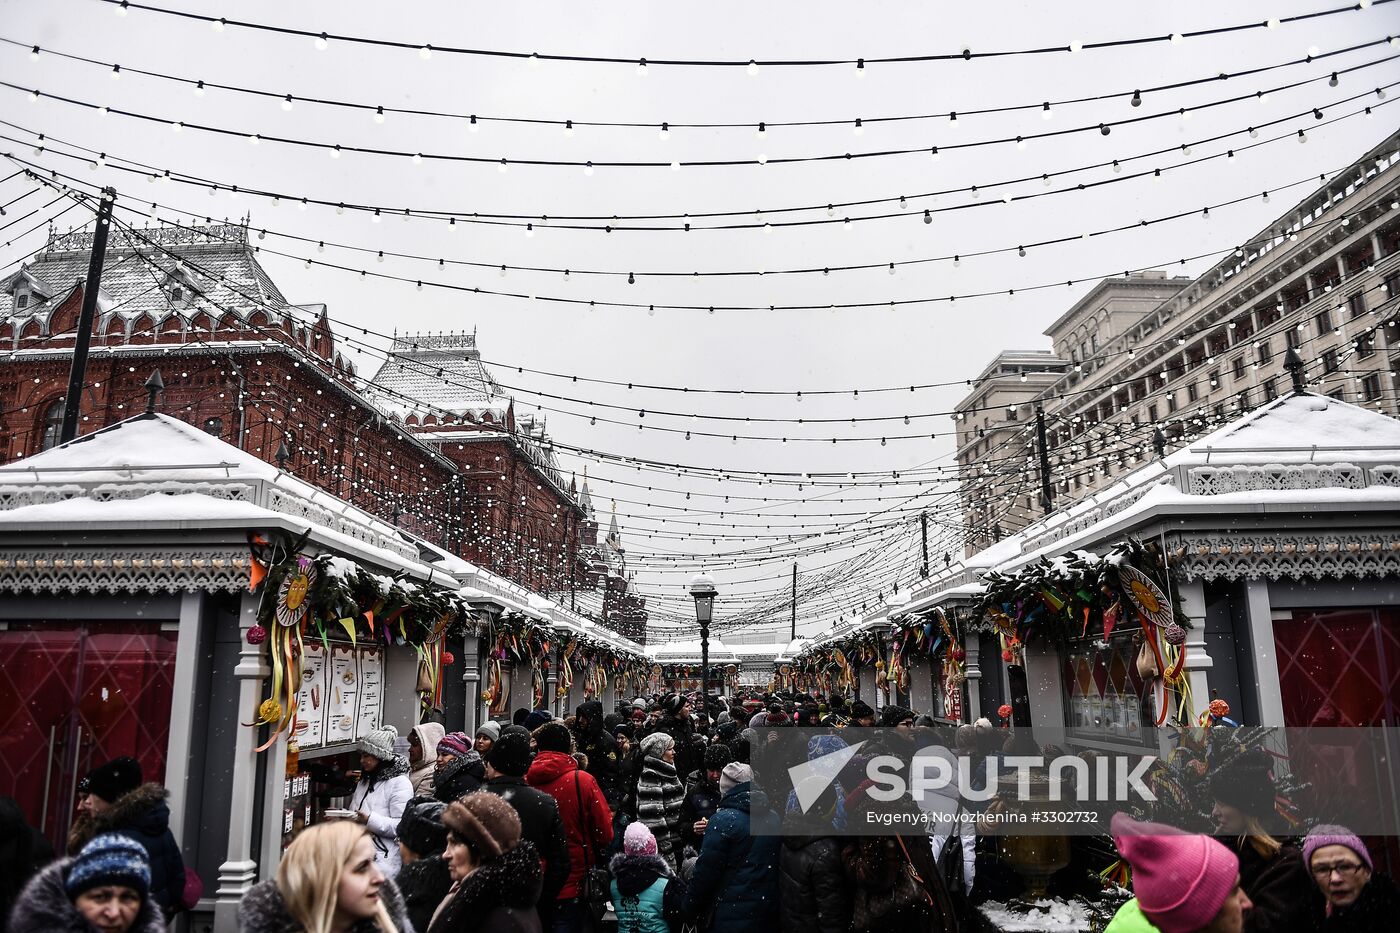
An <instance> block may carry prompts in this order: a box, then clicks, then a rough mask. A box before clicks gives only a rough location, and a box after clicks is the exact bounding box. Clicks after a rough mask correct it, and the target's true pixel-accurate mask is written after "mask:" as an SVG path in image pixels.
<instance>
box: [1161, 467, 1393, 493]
mask: <svg viewBox="0 0 1400 933" xmlns="http://www.w3.org/2000/svg"><path fill="white" fill-rule="evenodd" d="M1188 475H1189V483H1190V492H1191V495H1193V496H1219V495H1224V494H1226V493H1231V492H1251V491H1254V490H1261V489H1264V490H1270V489H1329V488H1330V489H1361V488H1362V487H1364V486H1365V485H1366V474H1365V471H1363V470H1362V469H1361V467H1359V466H1356V465H1355V464H1352V463H1300V464H1294V465H1289V466H1285V465H1283V464H1281V463H1267V464H1264V465H1262V466H1223V467H1212V466H1202V467H1195V468H1193V469H1192V470H1191V471H1190V473H1189V474H1188Z"/></svg>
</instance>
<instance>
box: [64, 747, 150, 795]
mask: <svg viewBox="0 0 1400 933" xmlns="http://www.w3.org/2000/svg"><path fill="white" fill-rule="evenodd" d="M140 786H141V762H139V761H137V760H136V759H135V758H132V757H130V756H129V755H123V756H122V757H121V758H114V759H112V760H111V761H109V762H107V763H106V764H105V765H98V766H97V767H96V768H93V769H92V770H91V771H89V772H88V773H87V777H85V778H83V779H82V780H81V781H79V782H78V793H80V794H93V795H95V796H97V797H101V798H102V799H103V800H105V801H107V802H108V803H116V801H117V798H118V797H120V796H121V795H123V794H126V793H130V792H131V791H134V790H135V789H136V788H138V787H140Z"/></svg>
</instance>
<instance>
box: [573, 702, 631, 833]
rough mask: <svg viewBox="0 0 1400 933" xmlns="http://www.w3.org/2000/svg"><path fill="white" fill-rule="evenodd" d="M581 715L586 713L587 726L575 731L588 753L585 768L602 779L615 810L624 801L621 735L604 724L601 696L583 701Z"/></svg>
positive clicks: (601, 786) (601, 785)
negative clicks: (618, 741) (614, 734)
mask: <svg viewBox="0 0 1400 933" xmlns="http://www.w3.org/2000/svg"><path fill="white" fill-rule="evenodd" d="M576 712H577V715H578V716H580V717H583V719H582V721H583V722H584V723H585V725H584V726H583V728H581V729H579V730H578V731H577V732H575V733H574V742H575V743H576V744H577V745H578V750H579V751H581V752H583V753H584V754H585V755H587V756H588V767H587V768H585V769H584V770H586V771H587V772H588V773H589V774H591V775H593V780H595V781H597V782H598V788H599V789H600V790H601V791H602V792H603V799H604V800H606V801H607V802H608V807H610V808H611V809H613V810H616V809H617V808H618V804H620V803H621V802H622V792H623V791H622V764H623V763H622V756H621V753H620V752H618V750H617V739H615V738H613V737H612V735H611V734H609V733H608V731H607V730H606V729H604V728H603V704H602V703H599V702H598V701H597V700H587V701H585V702H583V703H580V704H579V706H578V710H577V711H576Z"/></svg>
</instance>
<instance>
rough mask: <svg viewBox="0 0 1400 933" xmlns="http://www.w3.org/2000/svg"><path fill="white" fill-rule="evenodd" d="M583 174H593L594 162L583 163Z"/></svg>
mask: <svg viewBox="0 0 1400 933" xmlns="http://www.w3.org/2000/svg"><path fill="white" fill-rule="evenodd" d="M583 174H585V175H589V176H591V175H592V174H593V163H592V162H585V163H584V165H583Z"/></svg>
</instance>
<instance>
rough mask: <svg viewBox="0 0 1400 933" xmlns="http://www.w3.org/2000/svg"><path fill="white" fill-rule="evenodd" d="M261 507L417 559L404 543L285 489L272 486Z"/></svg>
mask: <svg viewBox="0 0 1400 933" xmlns="http://www.w3.org/2000/svg"><path fill="white" fill-rule="evenodd" d="M264 504H265V505H266V506H267V507H268V508H269V509H272V510H273V511H274V512H281V513H282V514H283V515H290V516H292V517H293V518H299V519H301V520H302V521H305V522H310V523H312V524H316V525H320V526H321V527H322V528H329V529H331V530H332V531H338V532H340V533H341V534H343V535H345V536H346V537H349V538H354V539H355V540H356V541H359V542H361V543H363V544H368V545H371V546H373V547H378V548H383V549H384V550H386V551H392V552H393V553H395V554H397V555H399V556H400V557H406V558H409V559H410V560H416V559H417V557H418V549H417V548H416V547H414V546H413V545H411V544H409V543H408V542H407V541H404V540H402V539H400V538H395V537H391V536H389V535H387V534H380V533H379V532H378V531H375V530H374V529H373V528H371V527H369V526H367V525H364V524H361V523H360V522H358V521H355V520H354V519H352V518H350V517H347V516H345V515H342V514H340V513H338V512H333V511H331V510H330V509H328V508H325V507H323V506H320V505H317V504H316V503H314V502H312V501H311V500H309V499H305V498H303V497H301V496H299V495H297V494H296V493H292V492H288V491H287V490H285V489H278V488H277V487H275V486H270V487H268V490H267V502H266V503H264Z"/></svg>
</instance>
